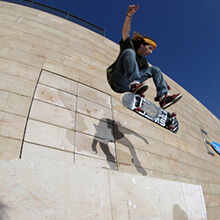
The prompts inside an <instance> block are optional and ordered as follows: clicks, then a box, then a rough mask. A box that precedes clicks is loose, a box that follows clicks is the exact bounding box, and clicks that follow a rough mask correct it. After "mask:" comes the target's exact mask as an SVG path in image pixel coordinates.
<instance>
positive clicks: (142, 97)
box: [135, 93, 145, 112]
mask: <svg viewBox="0 0 220 220" xmlns="http://www.w3.org/2000/svg"><path fill="white" fill-rule="evenodd" d="M139 96H140V99H138V101H137V105H135V107H136V111H138V112H141V111H142V108H141V106H142V103H143V100H144V98H145V95H144V93H142V94H139Z"/></svg>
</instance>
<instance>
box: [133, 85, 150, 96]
mask: <svg viewBox="0 0 220 220" xmlns="http://www.w3.org/2000/svg"><path fill="white" fill-rule="evenodd" d="M147 89H148V85H147V84H145V83H141V84H140V83H134V84H130V90H129V91H130V92H132V93H135V94H142V93H144V92H146V91H147Z"/></svg>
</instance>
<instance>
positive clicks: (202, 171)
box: [0, 2, 220, 220]
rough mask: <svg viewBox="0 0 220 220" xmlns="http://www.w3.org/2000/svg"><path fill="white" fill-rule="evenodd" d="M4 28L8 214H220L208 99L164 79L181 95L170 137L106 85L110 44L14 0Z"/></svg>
mask: <svg viewBox="0 0 220 220" xmlns="http://www.w3.org/2000/svg"><path fill="white" fill-rule="evenodd" d="M0 26H1V28H0V61H1V65H0V78H1V83H0V99H1V102H0V159H1V161H0V163H1V166H0V167H1V168H0V174H1V177H3V178H1V179H3V181H2V182H1V185H0V203H1V205H0V207H1V208H0V213H1V215H2V216H3V217H4V218H5V219H16V217H17V219H30V217H31V219H35V218H36V219H39V218H40V219H43V218H49V219H50V218H51V219H52V218H53V219H54V218H55V219H67V217H68V218H70V219H155V218H157V219H193V220H195V219H206V211H207V215H208V219H220V176H219V175H220V170H219V166H220V157H219V155H218V154H217V153H215V152H214V151H213V149H211V147H210V146H209V149H210V151H211V152H213V153H215V156H211V155H210V154H208V153H207V149H206V146H205V144H204V141H203V137H202V134H201V131H200V129H203V130H205V131H206V132H207V133H208V135H207V136H206V138H207V140H209V141H210V142H212V141H216V142H218V143H220V135H219V134H220V123H219V120H218V119H217V118H216V117H215V116H214V115H213V114H212V113H210V112H209V111H208V110H207V109H206V108H205V107H204V106H203V105H202V104H201V103H199V102H198V101H197V100H196V99H195V98H194V97H193V96H191V95H190V94H189V93H188V92H187V91H185V90H184V89H183V88H182V87H180V86H179V85H178V84H176V83H175V82H174V81H173V80H172V79H170V78H169V77H168V76H166V75H165V78H166V79H167V81H168V82H169V84H170V85H171V87H172V92H173V93H176V92H181V93H182V94H183V98H182V99H181V101H180V102H178V103H177V104H175V105H174V106H172V107H170V108H169V109H168V110H169V111H170V112H172V111H175V112H176V113H177V117H178V120H179V122H180V129H179V131H178V133H177V134H173V133H171V132H169V131H167V130H165V129H163V128H161V127H159V126H157V125H156V124H154V123H152V122H150V121H148V120H147V119H144V118H142V117H140V116H138V115H136V114H135V113H133V112H131V111H129V110H127V109H126V108H124V107H123V106H122V104H121V102H120V98H121V95H120V94H116V93H114V92H112V91H111V89H110V88H109V86H108V84H107V82H106V68H107V67H108V66H109V65H110V64H111V63H112V62H113V61H114V60H115V58H116V57H117V54H118V50H119V48H118V45H117V44H115V43H114V42H111V41H110V40H108V39H106V38H105V37H103V36H100V35H98V34H96V33H94V32H92V31H90V30H87V29H85V28H83V27H81V26H78V25H76V24H74V23H71V22H69V21H66V20H64V19H61V18H59V17H56V16H53V15H50V14H47V13H45V12H41V11H38V10H34V9H30V8H26V7H23V6H19V5H15V4H11V3H6V2H0ZM148 84H149V86H150V89H149V90H148V92H147V98H148V99H149V100H150V101H153V97H154V96H155V87H154V85H153V82H152V80H148ZM203 197H204V200H203ZM203 201H205V205H204V203H203Z"/></svg>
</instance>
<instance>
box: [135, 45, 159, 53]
mask: <svg viewBox="0 0 220 220" xmlns="http://www.w3.org/2000/svg"><path fill="white" fill-rule="evenodd" d="M154 49H155V48H154V47H153V46H151V45H144V44H141V46H140V48H139V51H138V53H139V55H141V56H147V55H150V54H152V53H153V51H154Z"/></svg>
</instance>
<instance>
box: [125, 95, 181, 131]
mask: <svg viewBox="0 0 220 220" xmlns="http://www.w3.org/2000/svg"><path fill="white" fill-rule="evenodd" d="M121 101H122V104H123V105H124V106H125V107H126V108H128V109H130V110H132V111H134V112H136V113H138V114H139V115H141V116H143V117H145V118H147V119H149V120H151V121H153V122H154V123H156V124H158V125H160V126H162V127H164V128H166V129H168V130H170V131H171V132H173V133H177V131H178V129H179V123H178V120H177V118H176V114H175V113H174V112H173V113H172V114H171V113H169V112H167V111H165V110H164V109H162V108H160V107H159V106H157V105H155V104H153V103H151V102H150V101H148V100H146V99H145V98H144V95H137V94H134V93H130V92H127V93H125V94H124V95H123V96H122V99H121Z"/></svg>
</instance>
